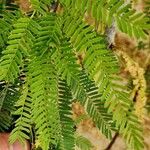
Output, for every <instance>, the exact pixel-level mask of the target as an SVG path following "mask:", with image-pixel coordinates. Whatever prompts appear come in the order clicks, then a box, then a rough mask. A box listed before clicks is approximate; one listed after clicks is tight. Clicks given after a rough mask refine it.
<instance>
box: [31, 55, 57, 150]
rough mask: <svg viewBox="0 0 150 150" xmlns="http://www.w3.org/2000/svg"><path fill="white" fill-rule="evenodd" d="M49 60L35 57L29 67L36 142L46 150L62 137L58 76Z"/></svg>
mask: <svg viewBox="0 0 150 150" xmlns="http://www.w3.org/2000/svg"><path fill="white" fill-rule="evenodd" d="M33 58H34V57H33ZM46 58H48V57H46ZM48 62H49V61H48V59H39V58H35V59H32V61H31V62H30V64H29V67H28V70H29V73H28V76H29V79H30V82H29V84H30V90H31V98H32V120H33V123H35V129H36V142H39V143H40V147H41V148H42V149H44V150H48V149H49V146H50V145H51V144H55V145H56V143H57V142H58V141H59V139H60V135H59V134H60V120H59V112H58V104H57V103H58V89H57V88H58V87H57V78H56V74H55V70H54V67H53V65H52V64H51V63H50V62H49V63H48Z"/></svg>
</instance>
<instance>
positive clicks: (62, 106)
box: [59, 80, 75, 150]
mask: <svg viewBox="0 0 150 150" xmlns="http://www.w3.org/2000/svg"><path fill="white" fill-rule="evenodd" d="M72 100H73V99H72V95H71V91H70V89H69V87H68V86H67V84H66V82H65V81H63V80H59V114H60V122H61V139H60V149H61V150H74V148H75V135H74V132H75V129H74V127H75V124H74V121H73V120H72V115H73V114H72V108H71V105H72Z"/></svg>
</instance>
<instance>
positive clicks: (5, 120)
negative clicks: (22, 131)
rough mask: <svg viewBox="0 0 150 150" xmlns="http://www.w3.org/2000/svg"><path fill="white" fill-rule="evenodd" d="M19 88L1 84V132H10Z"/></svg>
mask: <svg viewBox="0 0 150 150" xmlns="http://www.w3.org/2000/svg"><path fill="white" fill-rule="evenodd" d="M17 88H18V86H16V85H14V86H12V85H8V84H7V85H6V84H5V83H4V82H1V83H0V131H1V132H2V131H9V129H10V127H11V125H12V123H13V118H12V116H11V112H12V111H14V110H15V106H14V104H15V102H16V100H17V98H18V95H19V93H18V90H17Z"/></svg>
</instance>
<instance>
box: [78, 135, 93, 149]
mask: <svg viewBox="0 0 150 150" xmlns="http://www.w3.org/2000/svg"><path fill="white" fill-rule="evenodd" d="M76 146H77V147H78V148H80V150H92V148H93V145H92V143H91V142H90V141H89V140H88V139H87V138H85V137H83V136H79V135H76Z"/></svg>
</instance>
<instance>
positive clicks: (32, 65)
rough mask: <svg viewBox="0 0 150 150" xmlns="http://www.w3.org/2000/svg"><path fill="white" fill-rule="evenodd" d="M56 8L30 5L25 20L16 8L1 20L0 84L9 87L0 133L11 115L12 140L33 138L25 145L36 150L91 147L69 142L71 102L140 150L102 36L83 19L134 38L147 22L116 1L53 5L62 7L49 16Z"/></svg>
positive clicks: (137, 128) (40, 2) (66, 0)
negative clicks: (92, 20)
mask: <svg viewBox="0 0 150 150" xmlns="http://www.w3.org/2000/svg"><path fill="white" fill-rule="evenodd" d="M57 4H59V3H58V2H57V3H55V1H51V0H46V1H44V0H31V6H32V9H31V13H32V15H31V14H26V13H24V14H21V13H20V12H19V10H16V11H13V12H12V11H11V12H10V11H6V13H3V15H2V17H1V18H0V21H1V22H0V27H1V29H0V39H1V40H0V41H1V43H0V49H1V51H2V56H1V59H0V70H1V72H0V81H1V82H3V83H4V84H5V85H12V86H8V87H7V86H5V88H4V87H3V88H2V90H1V94H0V98H1V103H0V104H1V105H0V106H1V112H3V114H6V115H5V116H6V117H4V116H2V114H1V113H0V130H5V129H8V128H9V127H10V125H11V122H12V117H11V115H10V113H11V112H12V113H13V114H14V116H16V119H15V121H14V123H15V127H14V129H13V130H12V133H11V137H10V142H11V143H13V142H14V141H15V140H17V139H18V140H19V141H21V142H23V141H24V140H25V139H30V137H32V138H33V136H34V138H35V141H32V142H35V145H36V146H37V147H41V148H42V149H43V150H48V149H60V150H73V149H75V145H77V146H78V147H79V148H80V149H83V150H84V149H87V150H88V149H90V148H91V147H92V146H91V144H90V143H89V141H87V140H86V139H85V138H84V137H80V136H79V137H76V135H75V125H76V124H75V122H74V120H73V119H72V108H71V105H72V102H73V101H79V102H80V103H81V105H82V106H84V108H85V111H86V113H87V115H88V116H89V117H90V118H91V119H92V120H93V122H94V123H95V126H96V127H97V128H98V129H99V130H100V131H101V132H102V133H103V134H104V135H105V136H106V137H107V138H109V139H111V137H112V131H114V132H115V131H117V132H119V133H120V134H121V135H122V136H123V137H124V138H125V140H126V142H127V145H128V146H129V147H130V148H131V149H134V150H141V149H142V148H143V137H142V128H141V124H140V121H139V120H138V118H137V116H136V115H135V113H134V107H133V106H134V104H133V102H132V101H131V99H130V94H129V92H128V89H126V87H125V85H123V84H122V80H121V79H120V77H119V76H118V72H119V65H118V60H117V58H116V56H115V55H114V54H113V52H111V51H110V50H108V49H107V45H106V41H105V35H104V34H103V33H101V35H100V34H99V33H97V31H95V29H94V28H93V27H92V26H91V25H89V24H88V23H87V21H86V19H85V18H84V15H85V14H87V13H88V14H91V15H92V17H93V18H94V19H95V20H96V21H97V22H98V23H99V24H104V25H105V26H108V27H110V26H111V25H112V23H113V21H115V23H116V25H117V26H118V28H119V29H120V30H121V31H123V32H125V33H127V34H129V35H130V36H136V37H137V38H142V37H143V38H144V37H145V32H144V30H145V29H146V28H148V24H146V22H147V19H146V17H145V16H144V14H137V13H135V11H133V10H132V9H131V6H130V5H126V4H124V3H123V0H121V1H117V0H109V1H108V0H107V1H104V0H101V1H92V3H91V0H83V1H82V2H81V1H79V0H76V1H73V0H60V4H62V5H60V4H59V6H60V7H63V8H62V11H60V12H59V11H58V12H57V13H56V12H55V11H57V10H56V8H57V7H58V6H57ZM54 6H55V9H54ZM3 8H4V7H3ZM4 10H5V9H4ZM139 22H140V23H139ZM3 31H5V32H3ZM82 54H83V55H84V56H83V58H82V59H81V60H79V58H78V55H82ZM22 75H23V76H24V77H22ZM14 85H17V86H18V87H17V88H16V87H15V86H14ZM8 91H9V92H8ZM20 91H21V94H20ZM16 93H17V94H16ZM18 94H20V96H19V98H18V96H16V95H18ZM16 101H17V102H16ZM14 102H16V104H15V107H16V108H17V109H16V110H15V111H14V108H13V107H12V106H14ZM6 104H7V105H6ZM8 104H9V105H8ZM10 104H11V105H10ZM12 108H13V109H12ZM5 109H6V110H7V111H5ZM4 111H5V112H4ZM1 121H2V122H1ZM32 130H34V131H35V133H32ZM32 140H33V139H32Z"/></svg>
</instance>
